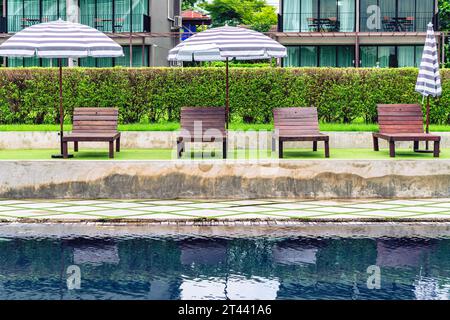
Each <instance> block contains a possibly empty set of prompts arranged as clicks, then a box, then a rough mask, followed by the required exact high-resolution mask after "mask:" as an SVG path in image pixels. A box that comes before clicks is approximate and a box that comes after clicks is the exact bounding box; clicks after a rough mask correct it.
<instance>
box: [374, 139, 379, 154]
mask: <svg viewBox="0 0 450 320" xmlns="http://www.w3.org/2000/svg"><path fill="white" fill-rule="evenodd" d="M373 150H374V151H380V145H379V144H378V138H377V137H373Z"/></svg>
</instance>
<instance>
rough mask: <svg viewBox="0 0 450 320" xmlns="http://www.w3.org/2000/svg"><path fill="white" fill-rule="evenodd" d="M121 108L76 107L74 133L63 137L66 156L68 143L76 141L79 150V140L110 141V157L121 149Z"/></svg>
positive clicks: (76, 149)
mask: <svg viewBox="0 0 450 320" xmlns="http://www.w3.org/2000/svg"><path fill="white" fill-rule="evenodd" d="M118 115H119V110H118V109H117V108H75V109H74V111H73V128H72V133H70V134H68V135H65V136H64V137H63V144H64V145H65V147H64V148H63V150H64V157H67V150H68V147H67V143H68V142H74V146H75V151H78V142H85V141H103V142H108V143H109V157H110V158H113V157H114V148H113V146H114V142H116V151H117V152H119V151H120V132H118V131H117V125H118Z"/></svg>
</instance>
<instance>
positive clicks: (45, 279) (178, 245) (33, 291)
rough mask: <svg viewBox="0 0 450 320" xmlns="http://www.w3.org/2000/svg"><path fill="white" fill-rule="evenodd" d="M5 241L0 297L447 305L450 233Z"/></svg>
mask: <svg viewBox="0 0 450 320" xmlns="http://www.w3.org/2000/svg"><path fill="white" fill-rule="evenodd" d="M0 237H1V238H0V299H170V300H171V299H408V300H410V299H449V298H450V238H449V237H448V236H442V237H436V238H422V237H413V238H407V237H395V238H391V237H380V238H371V237H357V238H349V237H327V236H322V237H312V236H294V235H291V236H281V237H280V236H271V235H267V236H255V237H242V236H240V237H233V236H229V237H228V236H227V237H225V236H212V235H209V236H196V235H189V234H187V235H174V234H172V235H167V236H165V235H153V236H146V235H124V236H117V237H105V236H99V237H96V236H92V235H89V236H83V235H80V236H78V235H74V234H72V235H70V236H68V235H63V236H49V237H46V236H42V235H40V236H23V237H21V236H11V235H10V234H9V235H8V234H6V235H2V234H1V232H0Z"/></svg>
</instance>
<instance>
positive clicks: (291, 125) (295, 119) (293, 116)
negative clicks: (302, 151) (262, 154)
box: [272, 107, 330, 158]
mask: <svg viewBox="0 0 450 320" xmlns="http://www.w3.org/2000/svg"><path fill="white" fill-rule="evenodd" d="M273 118H274V125H275V130H278V153H279V157H280V158H283V142H285V141H312V142H313V151H317V142H318V141H323V142H324V143H325V157H326V158H329V157H330V147H329V141H330V137H329V136H327V135H325V134H322V133H320V131H319V120H318V115H317V108H312V107H311V108H276V109H274V110H273ZM274 145H275V143H274V141H273V142H272V146H273V147H272V149H273V148H274Z"/></svg>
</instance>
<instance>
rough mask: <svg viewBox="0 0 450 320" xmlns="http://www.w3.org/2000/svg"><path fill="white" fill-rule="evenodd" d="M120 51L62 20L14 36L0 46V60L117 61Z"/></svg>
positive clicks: (88, 29) (104, 39)
mask: <svg viewBox="0 0 450 320" xmlns="http://www.w3.org/2000/svg"><path fill="white" fill-rule="evenodd" d="M123 55H124V54H123V49H122V47H121V46H120V45H119V44H117V43H116V42H115V41H113V40H112V39H110V38H109V37H108V36H106V35H105V34H103V33H102V32H100V31H98V30H97V29H94V28H91V27H88V26H86V25H83V24H79V23H72V22H68V21H63V20H57V21H52V22H46V23H40V24H36V25H34V26H31V27H28V28H26V29H24V30H22V31H19V32H17V33H16V34H15V35H13V36H12V37H11V38H9V39H8V40H6V41H5V42H4V43H3V44H1V45H0V56H5V57H33V56H37V57H40V58H82V57H96V58H101V57H121V56H123Z"/></svg>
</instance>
